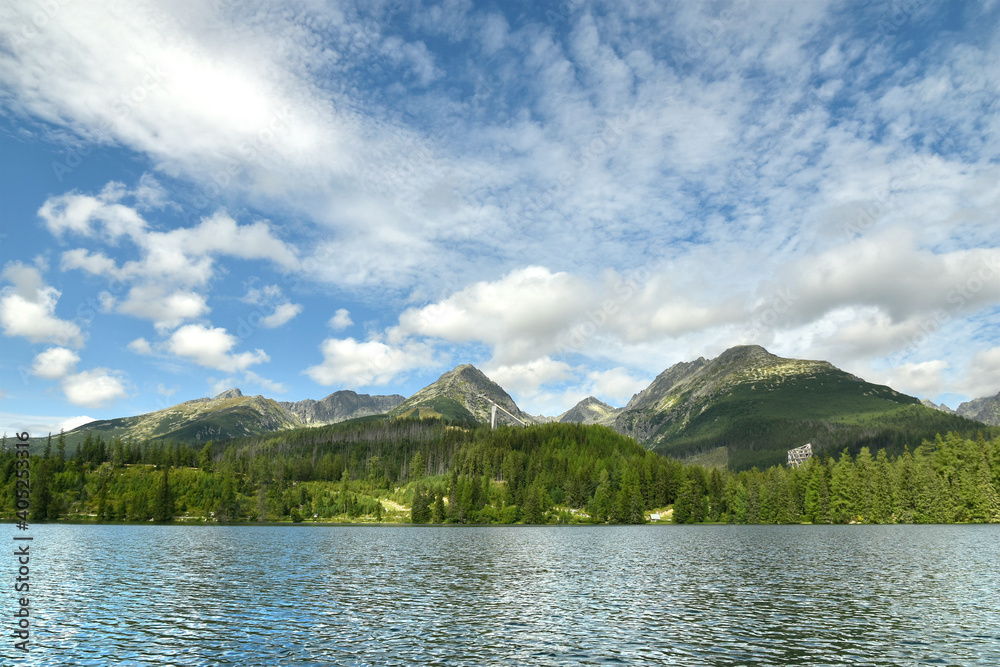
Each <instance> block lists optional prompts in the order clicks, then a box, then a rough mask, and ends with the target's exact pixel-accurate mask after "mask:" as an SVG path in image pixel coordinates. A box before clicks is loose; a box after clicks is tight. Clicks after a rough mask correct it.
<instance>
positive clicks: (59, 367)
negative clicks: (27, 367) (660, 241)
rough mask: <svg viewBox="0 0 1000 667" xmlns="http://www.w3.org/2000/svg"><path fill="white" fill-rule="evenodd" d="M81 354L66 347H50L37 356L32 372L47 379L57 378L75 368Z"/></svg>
mask: <svg viewBox="0 0 1000 667" xmlns="http://www.w3.org/2000/svg"><path fill="white" fill-rule="evenodd" d="M79 362H80V355H78V354H77V353H76V352H73V351H72V350H67V349H66V348H65V347H50V348H49V349H47V350H45V351H44V352H41V353H39V354H38V355H37V356H36V357H35V362H34V364H33V365H32V367H31V372H32V373H34V374H35V375H37V376H39V377H43V378H45V379H47V380H57V379H59V378H61V377H64V376H66V375H68V374H69V373H70V371H72V370H73V368H74V367H75V366H76V364H78V363H79Z"/></svg>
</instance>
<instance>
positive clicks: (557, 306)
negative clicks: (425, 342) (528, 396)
mask: <svg viewBox="0 0 1000 667" xmlns="http://www.w3.org/2000/svg"><path fill="white" fill-rule="evenodd" d="M591 304H592V296H591V287H590V285H588V284H587V282H586V281H584V280H581V279H580V278H578V277H576V276H573V275H571V274H569V273H566V272H553V271H551V270H549V269H547V268H545V267H541V266H529V267H526V268H523V269H516V270H514V271H511V272H510V273H508V274H507V275H505V276H503V277H502V278H501V279H499V280H497V281H493V282H489V281H479V282H476V283H473V284H471V285H469V286H468V287H466V288H464V289H462V290H460V291H458V292H456V293H454V294H452V295H451V296H448V297H447V298H445V299H443V300H441V301H438V302H437V303H432V304H430V305H427V306H424V307H422V308H411V309H409V310H406V311H405V312H403V313H402V315H400V317H399V327H398V330H397V331H395V332H393V333H392V334H390V335H403V336H408V335H418V336H431V337H435V338H440V339H443V340H446V341H450V342H456V343H464V342H473V341H475V342H484V343H487V344H489V345H491V346H492V348H493V353H494V362H495V363H496V364H497V365H507V364H515V363H524V362H526V361H530V360H533V359H536V358H538V357H540V356H544V355H545V354H548V353H550V352H552V351H553V350H555V348H556V346H557V343H558V340H559V337H560V334H562V333H563V332H565V330H566V329H567V328H568V327H569V325H570V324H571V323H573V322H574V321H575V320H576V319H577V318H579V317H580V316H581V315H582V314H583V313H584V312H586V310H587V307H588V306H590V305H591Z"/></svg>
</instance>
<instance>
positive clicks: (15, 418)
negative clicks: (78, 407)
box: [0, 412, 94, 447]
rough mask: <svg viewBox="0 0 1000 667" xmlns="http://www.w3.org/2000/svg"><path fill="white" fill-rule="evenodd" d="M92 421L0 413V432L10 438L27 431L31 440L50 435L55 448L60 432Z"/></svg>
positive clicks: (88, 419)
mask: <svg viewBox="0 0 1000 667" xmlns="http://www.w3.org/2000/svg"><path fill="white" fill-rule="evenodd" d="M92 421H94V418H93V417H87V416H84V415H81V416H76V417H55V416H39V415H19V414H14V413H12V412H0V424H3V426H2V427H0V432H3V431H6V432H7V437H8V438H10V437H11V434H12V433H22V432H24V431H27V432H28V433H30V434H31V436H32V437H33V438H38V437H44V436H45V435H47V434H49V433H51V434H52V440H53V444H52V446H53V447H55V439H56V436H58V435H59V432H60V431H61V430H65V431H72V430H73V429H74V428H76V427H78V426H83V425H84V424H89V423H90V422H92Z"/></svg>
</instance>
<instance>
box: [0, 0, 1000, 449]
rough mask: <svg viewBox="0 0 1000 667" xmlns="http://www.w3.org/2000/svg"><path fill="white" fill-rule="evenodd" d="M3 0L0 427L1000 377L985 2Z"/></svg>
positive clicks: (972, 382)
mask: <svg viewBox="0 0 1000 667" xmlns="http://www.w3.org/2000/svg"><path fill="white" fill-rule="evenodd" d="M0 11H3V12H4V13H5V14H4V15H3V16H0V166H2V170H3V171H2V192H0V196H2V200H0V215H2V223H3V227H2V234H3V235H2V237H0V253H2V256H0V271H2V274H0V278H2V280H0V333H2V336H0V345H2V359H0V363H2V370H3V375H2V379H0V391H2V395H0V396H2V408H0V409H2V411H3V413H2V417H3V422H4V424H3V428H4V429H5V430H7V431H8V432H11V431H13V430H14V429H21V428H26V427H30V428H32V429H34V430H36V431H40V430H45V429H49V428H56V429H57V428H58V427H59V426H60V425H63V426H69V425H74V424H77V423H80V421H81V420H82V419H83V418H84V417H89V418H110V417H115V416H123V415H130V414H137V413H141V412H148V411H151V410H155V409H158V408H162V407H166V406H168V405H171V404H173V403H177V402H180V401H182V400H187V399H191V398H196V397H199V396H205V395H213V394H215V393H217V392H219V391H222V390H224V389H226V388H228V387H232V386H238V387H240V388H241V389H242V390H243V391H244V393H249V394H256V393H261V394H264V395H266V396H271V397H274V398H277V399H279V400H301V399H304V398H322V397H323V396H326V395H327V394H329V393H331V392H333V391H336V390H339V389H345V388H346V389H354V390H357V391H361V392H367V393H400V394H404V395H409V394H410V393H412V392H414V391H416V390H417V389H419V388H420V387H422V386H424V385H426V384H428V383H429V382H431V381H433V380H434V379H436V378H437V376H438V375H439V374H440V373H442V372H444V371H446V370H449V369H451V368H453V367H454V366H456V365H458V364H460V363H474V364H476V365H477V366H478V367H479V368H481V369H482V370H484V371H485V372H486V373H487V374H488V375H490V377H492V378H493V379H494V380H496V381H498V382H499V383H500V384H501V385H503V386H504V387H505V388H506V389H507V390H508V392H510V393H511V394H512V396H513V397H514V398H515V400H516V401H517V402H518V404H519V405H520V406H521V407H522V408H523V409H525V410H526V411H528V412H531V413H534V414H539V413H544V414H557V413H559V412H562V411H563V410H566V409H568V408H569V407H571V406H572V405H573V404H574V403H576V402H577V401H578V400H579V399H581V398H583V397H585V396H587V395H590V394H592V395H596V396H597V397H599V398H601V399H603V400H605V401H607V402H609V403H612V404H614V405H624V404H625V402H626V401H628V399H629V398H630V397H631V395H632V394H633V393H634V392H636V391H639V390H640V389H642V388H643V387H645V386H646V384H648V382H649V381H650V380H651V379H652V378H654V377H655V376H656V375H657V374H658V373H660V372H661V371H663V370H664V369H665V368H667V367H668V366H670V365H671V364H674V363H676V362H678V361H686V360H691V359H694V358H697V357H699V356H704V357H706V358H710V357H714V356H716V355H718V354H719V353H720V352H722V351H723V350H725V349H726V348H728V347H730V346H732V345H735V344H741V343H757V344H760V345H763V346H764V347H766V348H767V349H768V350H770V351H771V352H773V353H775V354H779V355H781V356H786V357H797V358H810V359H825V360H828V361H831V362H832V363H834V364H836V365H837V366H839V367H841V368H843V369H845V370H848V371H850V372H852V373H855V374H857V375H859V376H862V377H864V378H866V379H868V380H870V381H874V382H879V383H885V384H889V385H891V386H892V387H894V388H896V389H898V390H901V391H904V392H907V393H910V394H914V395H916V396H920V397H922V398H931V399H932V400H935V401H945V402H947V403H948V404H949V405H951V406H952V407H955V406H956V405H957V404H958V403H959V402H960V401H962V400H965V399H967V398H972V397H976V396H983V395H987V394H990V395H991V394H994V393H996V392H997V391H998V390H1000V380H998V378H1000V249H998V248H1000V224H998V218H1000V187H998V183H1000V160H998V158H1000V108H998V106H1000V105H998V91H1000V66H998V63H1000V29H998V26H1000V3H998V2H996V1H991V2H956V1H954V0H944V1H942V2H915V1H905V0H904V1H896V2H891V3H880V2H820V1H811V2H801V1H798V0H795V1H792V0H789V1H772V2H766V1H763V2H749V1H745V0H737V1H736V2H732V3H724V2H673V3H670V2H646V1H642V0H635V1H633V2H625V1H619V0H616V1H614V2H608V3H600V2H594V3H591V2H586V1H584V0H563V1H561V2H549V3H535V2H527V1H525V2H514V1H511V2H497V1H494V2H488V3H478V2H471V1H462V0H454V1H453V0H446V1H444V2H425V3H420V2H403V1H397V0H387V1H384V2H373V1H367V0H366V1H365V2H360V3H358V4H352V3H349V2H330V3H319V2H294V3H286V4H284V5H282V6H281V7H276V6H274V5H272V4H270V3H268V4H260V5H254V4H252V3H242V2H240V3H237V2H226V1H222V2H217V3H209V2H200V1H198V2H194V1H191V2H161V3H151V2H140V1H136V0H130V1H129V2H122V3H113V2H60V1H59V0H47V1H45V2H42V1H36V0H26V1H24V2H17V1H13V2H4V3H3V8H2V10H0Z"/></svg>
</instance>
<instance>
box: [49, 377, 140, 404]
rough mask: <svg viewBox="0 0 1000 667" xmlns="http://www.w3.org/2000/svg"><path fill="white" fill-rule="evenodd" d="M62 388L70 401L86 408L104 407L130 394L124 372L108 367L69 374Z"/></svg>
mask: <svg viewBox="0 0 1000 667" xmlns="http://www.w3.org/2000/svg"><path fill="white" fill-rule="evenodd" d="M62 389H63V393H64V394H66V398H67V399H68V400H69V402H70V403H72V404H74V405H80V406H83V407H86V408H103V407H106V406H108V405H110V404H111V403H114V402H115V401H116V400H118V399H120V398H126V397H127V396H128V392H127V391H126V389H125V380H124V378H123V377H122V374H121V373H120V372H118V371H112V370H110V369H107V368H94V369H92V370H89V371H83V372H82V373H76V374H74V375H69V376H67V377H66V378H65V379H63V381H62Z"/></svg>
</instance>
